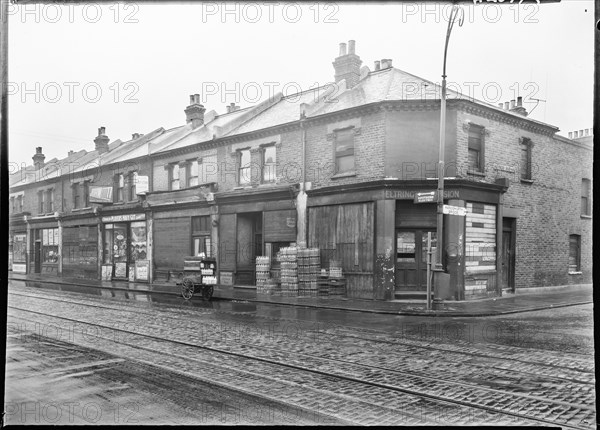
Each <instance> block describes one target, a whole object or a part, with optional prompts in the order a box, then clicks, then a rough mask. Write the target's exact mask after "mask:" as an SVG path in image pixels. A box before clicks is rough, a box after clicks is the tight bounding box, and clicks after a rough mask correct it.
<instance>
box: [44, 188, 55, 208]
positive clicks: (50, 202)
mask: <svg viewBox="0 0 600 430" xmlns="http://www.w3.org/2000/svg"><path fill="white" fill-rule="evenodd" d="M52 212H54V189H49V190H47V191H46V213H52Z"/></svg>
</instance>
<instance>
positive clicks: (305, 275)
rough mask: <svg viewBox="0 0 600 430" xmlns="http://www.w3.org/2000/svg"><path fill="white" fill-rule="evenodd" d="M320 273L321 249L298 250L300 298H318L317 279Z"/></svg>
mask: <svg viewBox="0 0 600 430" xmlns="http://www.w3.org/2000/svg"><path fill="white" fill-rule="evenodd" d="M320 272H321V257H320V253H319V248H304V249H298V294H299V295H300V296H310V297H316V296H317V292H318V286H317V279H318V276H319V273H320Z"/></svg>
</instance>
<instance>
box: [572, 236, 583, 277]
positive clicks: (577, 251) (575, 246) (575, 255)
mask: <svg viewBox="0 0 600 430" xmlns="http://www.w3.org/2000/svg"><path fill="white" fill-rule="evenodd" d="M580 270H581V236H579V235H578V234H572V235H570V236H569V272H579V271H580Z"/></svg>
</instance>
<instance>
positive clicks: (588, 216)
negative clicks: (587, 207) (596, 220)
mask: <svg viewBox="0 0 600 430" xmlns="http://www.w3.org/2000/svg"><path fill="white" fill-rule="evenodd" d="M581 218H582V219H592V216H591V215H581Z"/></svg>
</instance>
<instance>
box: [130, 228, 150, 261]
mask: <svg viewBox="0 0 600 430" xmlns="http://www.w3.org/2000/svg"><path fill="white" fill-rule="evenodd" d="M146 245H147V244H146V221H138V222H132V223H131V241H130V250H129V257H130V260H129V261H130V262H131V263H134V262H136V261H138V260H146V258H147V257H148V250H147V247H146Z"/></svg>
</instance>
